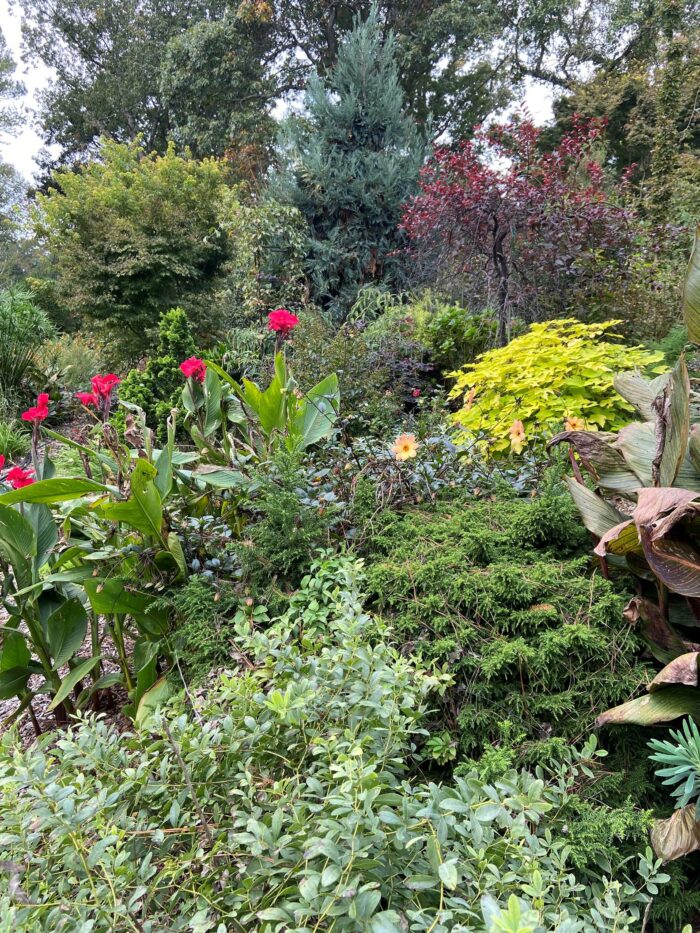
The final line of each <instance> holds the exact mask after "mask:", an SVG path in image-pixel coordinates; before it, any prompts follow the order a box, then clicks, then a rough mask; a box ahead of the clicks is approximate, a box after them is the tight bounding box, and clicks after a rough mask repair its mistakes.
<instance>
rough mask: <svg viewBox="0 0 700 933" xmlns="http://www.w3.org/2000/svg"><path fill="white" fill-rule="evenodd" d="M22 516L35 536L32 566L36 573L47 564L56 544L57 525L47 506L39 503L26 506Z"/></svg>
mask: <svg viewBox="0 0 700 933" xmlns="http://www.w3.org/2000/svg"><path fill="white" fill-rule="evenodd" d="M24 514H25V516H26V518H27V520H28V521H29V524H30V525H31V526H32V528H33V529H34V534H35V536H36V557H35V558H34V566H35V569H36V571H37V572H38V571H39V570H40V569H41V568H42V567H43V566H44V565H45V564H46V563H47V561H48V559H49V556H50V555H51V553H52V551H53V549H54V547H55V546H56V544H57V543H58V525H57V523H56V519H55V518H54V517H53V514H52V512H51V509H50V508H49V507H48V505H42V504H41V503H39V502H35V503H34V504H33V505H28V506H26V507H25V511H24Z"/></svg>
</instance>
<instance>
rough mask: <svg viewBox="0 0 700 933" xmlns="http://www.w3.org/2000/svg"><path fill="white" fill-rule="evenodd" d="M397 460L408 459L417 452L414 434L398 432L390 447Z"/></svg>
mask: <svg viewBox="0 0 700 933" xmlns="http://www.w3.org/2000/svg"><path fill="white" fill-rule="evenodd" d="M391 452H392V453H393V455H394V456H395V457H396V459H397V460H410V458H411V457H415V456H416V454H417V453H418V441H417V440H416V435H415V434H399V436H398V437H397V438H396V440H395V441H394V443H393V444H392V447H391Z"/></svg>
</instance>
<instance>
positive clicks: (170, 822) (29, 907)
mask: <svg viewBox="0 0 700 933" xmlns="http://www.w3.org/2000/svg"><path fill="white" fill-rule="evenodd" d="M367 624H368V620H367V617H366V616H364V614H363V613H362V612H361V611H356V610H355V609H353V608H352V607H348V606H346V607H345V609H344V612H343V614H342V615H340V616H339V617H337V618H335V619H332V620H330V624H329V626H328V629H327V631H326V632H325V633H324V634H320V633H318V632H315V633H313V635H311V636H308V637H306V638H304V639H303V641H302V642H301V643H299V642H297V641H294V640H291V639H290V637H289V631H288V630H287V631H285V630H284V629H283V630H281V631H280V632H272V633H267V634H265V633H260V632H258V633H255V632H254V631H252V630H251V628H250V626H249V625H248V624H244V625H241V626H239V628H238V631H237V633H236V634H237V647H238V650H239V651H240V652H242V653H243V655H242V657H241V660H240V663H239V665H238V667H237V669H236V670H235V672H233V673H232V674H231V675H230V676H224V677H223V678H222V680H221V681H220V683H219V684H218V685H217V686H216V687H215V688H214V689H213V690H212V692H211V693H210V694H209V695H206V696H204V697H203V698H200V699H197V700H195V707H194V709H192V710H190V709H185V708H184V707H183V705H182V702H181V701H180V700H177V701H174V702H173V703H171V707H170V709H168V710H163V711H161V712H157V713H155V714H154V715H153V716H151V717H150V719H149V720H148V721H147V727H146V728H144V729H142V730H141V731H139V732H135V733H132V732H126V733H121V734H120V733H118V731H117V730H116V729H114V728H113V727H110V726H108V725H107V724H106V723H104V722H103V721H101V720H100V719H99V718H95V717H89V718H86V719H85V720H84V721H83V722H81V723H79V724H78V725H76V726H74V727H71V728H70V729H69V730H68V731H67V733H66V734H64V736H63V737H62V738H61V739H60V740H59V741H58V742H57V743H55V744H54V743H51V742H48V741H46V740H42V741H40V742H39V743H37V744H36V745H35V746H33V747H32V748H30V749H26V750H22V749H20V748H18V747H17V744H16V738H15V736H13V735H12V734H11V733H10V734H7V735H6V736H4V737H3V739H2V742H1V743H0V782H1V783H2V786H3V799H4V802H5V806H4V807H3V808H2V810H0V839H1V840H2V844H3V851H4V855H5V861H4V863H3V867H4V868H6V869H8V870H7V871H3V873H2V874H0V897H8V898H11V899H12V900H13V901H14V904H13V908H14V915H15V916H14V919H15V921H16V924H17V926H18V927H20V928H23V929H34V928H36V925H37V924H39V925H40V927H41V928H42V929H46V928H51V929H61V928H62V927H70V926H73V927H76V928H78V927H79V926H84V925H85V924H88V925H89V926H90V929H92V930H93V931H94V933H108V931H109V933H112V931H116V930H121V929H129V928H133V927H134V926H136V927H137V928H139V929H142V930H143V931H144V933H165V931H173V933H176V931H180V930H181V931H185V930H193V929H194V930H202V931H207V930H217V931H223V930H225V929H228V928H229V927H230V926H231V925H232V924H233V925H234V926H235V928H236V929H239V930H242V931H251V933H252V931H254V930H255V931H258V933H279V931H282V930H289V931H290V933H291V931H296V933H302V931H304V930H308V929H309V928H310V926H311V925H312V924H316V925H317V924H320V923H324V922H326V920H327V919H328V917H332V921H331V922H332V926H333V929H334V930H337V931H339V933H340V931H349V933H350V931H352V933H360V931H369V930H371V931H373V933H383V931H393V933H397V931H400V930H402V929H404V928H405V926H406V924H407V925H408V927H409V929H411V930H413V931H421V930H422V931H428V930H430V931H432V933H448V931H451V930H454V931H455V933H456V931H458V930H460V929H464V928H467V929H470V930H474V931H475V933H486V931H492V930H495V929H499V926H498V925H497V924H496V920H497V918H498V917H503V916H505V915H506V913H507V912H508V913H511V914H512V913H513V911H514V910H516V909H517V911H518V912H520V914H521V915H522V917H524V918H526V919H527V921H528V923H529V924H530V926H529V927H526V929H527V928H530V929H532V928H534V927H535V926H536V927H537V928H540V929H546V930H552V931H559V933H565V931H567V930H572V929H574V930H580V931H581V933H603V931H608V930H609V929H610V928H611V925H612V924H613V923H614V925H615V928H616V929H617V930H619V931H620V933H631V931H632V930H635V929H636V928H637V926H638V924H639V921H640V918H641V915H642V914H643V912H644V910H645V909H646V905H647V904H648V902H649V898H650V896H651V895H652V894H654V893H656V892H657V891H658V885H659V884H663V883H664V882H665V881H666V880H667V878H668V876H667V875H665V874H664V873H662V872H661V871H660V863H659V862H658V861H654V860H653V859H652V857H651V853H650V852H648V851H647V854H646V855H644V856H642V857H641V859H640V860H638V861H637V860H635V863H630V862H629V860H626V859H625V860H623V859H620V858H615V859H614V860H613V861H612V862H611V863H610V865H609V866H608V867H605V868H599V867H596V866H593V865H589V866H586V867H582V868H578V869H574V868H573V866H572V865H571V864H570V863H569V860H568V848H567V846H566V843H565V837H566V831H567V830H566V823H565V814H566V811H567V806H568V803H569V802H570V800H571V799H572V797H573V796H574V795H575V793H576V788H577V785H579V784H580V782H581V780H583V779H585V775H586V773H587V772H589V771H590V770H591V767H594V766H595V760H596V757H597V752H596V749H595V742H594V741H591V742H589V743H588V744H587V746H586V747H585V748H584V750H583V752H582V753H580V754H578V753H576V752H574V751H573V750H568V751H565V753H564V755H563V760H562V762H561V763H560V764H558V765H557V766H556V767H555V769H554V772H553V773H552V774H551V775H548V774H545V773H544V772H542V771H538V772H536V773H527V772H517V771H510V772H508V773H507V774H505V775H504V776H503V777H501V778H500V779H499V780H497V781H495V782H494V783H493V784H488V783H486V782H484V781H483V780H481V779H479V776H478V774H477V773H476V772H472V773H470V774H469V775H467V776H465V777H463V778H459V779H457V781H456V783H455V785H454V786H453V787H450V786H445V785H439V784H434V783H433V784H421V783H417V782H413V781H411V780H410V779H409V776H408V773H407V765H408V763H409V762H410V760H411V757H412V755H413V753H414V750H415V742H416V739H417V738H418V736H419V734H420V732H421V729H422V724H421V723H422V717H423V716H424V713H425V709H426V700H427V696H428V693H429V692H431V691H433V690H435V689H440V688H441V687H444V686H445V684H446V680H445V678H444V677H443V676H440V675H435V674H431V673H429V672H426V671H424V670H420V669H419V668H417V667H416V666H415V665H414V663H412V662H411V661H408V660H406V659H405V658H403V657H402V656H401V655H400V654H399V653H398V652H396V651H395V650H394V649H392V648H390V647H388V645H387V643H386V637H385V633H382V632H380V633H379V637H378V638H376V639H375V640H372V639H371V638H369V639H368V636H367V632H366V626H367ZM372 629H374V625H372ZM596 807H597V809H598V810H600V811H606V810H607V808H606V807H605V806H604V805H602V804H597V805H596ZM465 829H466V830H467V831H465ZM27 856H28V858H27ZM613 879H614V880H613ZM501 928H502V927H501ZM515 929H518V928H517V927H516V928H515Z"/></svg>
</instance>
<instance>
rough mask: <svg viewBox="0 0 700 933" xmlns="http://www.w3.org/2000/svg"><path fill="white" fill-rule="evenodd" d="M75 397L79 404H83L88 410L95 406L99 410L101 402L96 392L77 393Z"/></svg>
mask: <svg viewBox="0 0 700 933" xmlns="http://www.w3.org/2000/svg"><path fill="white" fill-rule="evenodd" d="M75 397H76V398H77V399H78V401H79V402H82V404H83V405H86V406H87V407H88V408H89V407H90V405H94V407H95V408H97V404H98V402H99V401H100V400H99V398H98V397H97V395H96V394H95V393H94V392H76V393H75Z"/></svg>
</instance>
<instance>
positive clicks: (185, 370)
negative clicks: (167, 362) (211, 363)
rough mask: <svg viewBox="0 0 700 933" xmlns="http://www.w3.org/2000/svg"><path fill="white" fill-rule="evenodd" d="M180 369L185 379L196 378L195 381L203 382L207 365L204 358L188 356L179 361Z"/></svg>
mask: <svg viewBox="0 0 700 933" xmlns="http://www.w3.org/2000/svg"><path fill="white" fill-rule="evenodd" d="M180 371H181V372H182V374H183V375H184V377H185V379H196V380H197V382H204V378H205V376H206V374H207V367H206V365H205V363H204V360H200V359H199V357H197V356H190V357H188V358H187V359H186V360H183V361H182V363H180Z"/></svg>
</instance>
